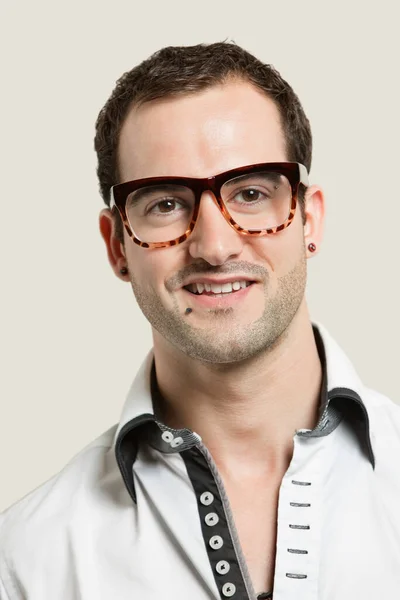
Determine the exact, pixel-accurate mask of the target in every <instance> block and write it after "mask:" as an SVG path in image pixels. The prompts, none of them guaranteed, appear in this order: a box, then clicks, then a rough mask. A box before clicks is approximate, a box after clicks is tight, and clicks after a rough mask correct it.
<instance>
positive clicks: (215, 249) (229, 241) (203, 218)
mask: <svg viewBox="0 0 400 600" xmlns="http://www.w3.org/2000/svg"><path fill="white" fill-rule="evenodd" d="M243 244H244V236H241V235H240V233H238V232H237V231H235V230H234V229H233V227H231V226H230V225H229V223H228V222H227V221H226V219H225V217H224V216H223V214H222V213H221V211H220V209H219V206H218V204H217V200H216V198H215V196H214V194H212V193H211V192H204V193H203V194H202V197H201V200H200V209H199V214H198V217H197V221H196V225H195V226H194V229H193V231H192V233H191V234H190V236H189V238H188V247H189V253H190V255H191V256H192V257H193V258H202V259H203V260H205V261H207V262H208V263H209V264H211V265H215V266H216V265H222V264H224V263H225V262H226V261H228V260H230V259H232V258H235V257H237V256H238V255H239V254H240V253H241V251H242V248H243Z"/></svg>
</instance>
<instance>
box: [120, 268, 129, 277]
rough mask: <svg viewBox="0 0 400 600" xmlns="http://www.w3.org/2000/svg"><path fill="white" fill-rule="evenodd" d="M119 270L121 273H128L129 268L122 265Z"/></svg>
mask: <svg viewBox="0 0 400 600" xmlns="http://www.w3.org/2000/svg"><path fill="white" fill-rule="evenodd" d="M119 272H120V273H121V275H128V269H127V268H126V267H121V269H120V270H119Z"/></svg>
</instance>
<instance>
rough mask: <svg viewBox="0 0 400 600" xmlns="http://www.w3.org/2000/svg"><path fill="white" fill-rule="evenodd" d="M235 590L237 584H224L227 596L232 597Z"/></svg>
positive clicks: (223, 590) (223, 589)
mask: <svg viewBox="0 0 400 600" xmlns="http://www.w3.org/2000/svg"><path fill="white" fill-rule="evenodd" d="M235 592H236V585H234V584H233V583H225V585H223V586H222V593H223V595H224V596H225V597H226V598H231V597H232V596H233V595H234V593H235Z"/></svg>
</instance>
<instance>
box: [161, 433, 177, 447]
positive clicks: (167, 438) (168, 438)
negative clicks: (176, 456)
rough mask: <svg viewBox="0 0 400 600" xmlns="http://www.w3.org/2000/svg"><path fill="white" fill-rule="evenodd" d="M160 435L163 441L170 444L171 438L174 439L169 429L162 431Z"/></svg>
mask: <svg viewBox="0 0 400 600" xmlns="http://www.w3.org/2000/svg"><path fill="white" fill-rule="evenodd" d="M161 437H162V439H163V440H164V442H167V443H168V444H170V443H171V442H172V440H173V439H174V436H173V435H172V433H171V432H170V431H163V434H162V436H161Z"/></svg>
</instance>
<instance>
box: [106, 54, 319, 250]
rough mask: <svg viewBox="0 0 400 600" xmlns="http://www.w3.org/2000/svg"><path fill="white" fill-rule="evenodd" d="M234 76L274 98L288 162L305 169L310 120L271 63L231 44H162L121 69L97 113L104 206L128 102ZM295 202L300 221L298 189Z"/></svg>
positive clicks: (116, 179)
mask: <svg viewBox="0 0 400 600" xmlns="http://www.w3.org/2000/svg"><path fill="white" fill-rule="evenodd" d="M235 79H236V80H242V81H246V82H249V83H251V84H253V85H254V86H255V87H256V88H258V89H259V90H261V91H262V92H264V93H265V95H266V96H267V97H268V98H270V99H271V100H273V101H274V103H275V105H276V106H277V108H278V111H279V114H280V117H281V124H282V129H283V134H284V138H285V143H286V153H287V157H288V160H289V161H294V162H300V163H302V164H303V165H304V166H305V167H306V168H307V170H308V171H310V168H311V158H312V135H311V128H310V123H309V121H308V119H307V117H306V115H305V113H304V110H303V108H302V106H301V103H300V101H299V99H298V97H297V95H296V94H295V92H294V91H293V89H292V88H291V86H290V85H289V84H288V83H287V82H286V81H285V80H284V79H283V78H282V77H281V75H280V74H279V73H278V71H277V70H276V69H275V68H274V67H273V66H272V65H269V64H264V63H262V62H261V61H260V60H258V59H257V58H256V57H255V56H253V55H252V54H250V53H249V52H247V51H246V50H244V49H243V48H241V47H240V46H238V45H237V44H235V43H233V42H216V43H213V44H198V45H196V46H168V47H166V48H162V49H161V50H158V51H157V52H155V53H154V54H152V55H151V56H150V57H149V58H148V59H146V60H144V61H143V62H141V63H140V64H139V65H137V66H136V67H134V68H133V69H131V70H130V71H128V72H126V73H124V75H122V77H120V79H118V81H117V82H116V86H115V88H114V90H113V92H112V94H111V96H110V98H109V99H108V100H107V102H106V104H105V105H104V107H103V108H102V109H101V111H100V113H99V115H98V117H97V120H96V134H95V139H94V147H95V150H96V153H97V159H98V166H97V176H98V179H99V187H100V193H101V195H102V197H103V200H104V202H105V203H106V204H107V205H109V203H110V189H111V186H113V185H116V184H117V183H120V173H119V164H118V145H119V136H120V132H121V128H122V125H123V123H124V121H125V119H126V117H127V115H128V113H129V111H130V109H131V108H132V107H133V106H139V105H140V104H143V103H145V102H150V101H151V100H157V99H160V98H168V97H169V98H171V97H177V96H182V95H190V94H195V93H196V92H200V91H203V90H206V89H207V88H211V87H213V86H216V85H220V84H223V83H226V82H228V81H230V80H235ZM299 201H300V206H301V210H302V215H303V220H304V189H301V190H300V194H299ZM118 221H119V222H118V225H117V230H118V233H117V235H118V237H119V239H120V240H121V241H123V235H122V223H121V220H120V219H118Z"/></svg>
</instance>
